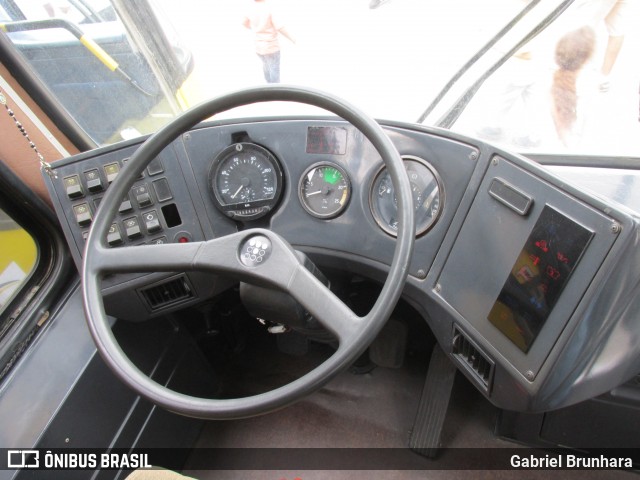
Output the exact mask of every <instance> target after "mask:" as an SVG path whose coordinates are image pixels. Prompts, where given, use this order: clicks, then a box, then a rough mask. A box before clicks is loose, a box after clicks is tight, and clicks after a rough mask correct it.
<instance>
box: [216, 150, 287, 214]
mask: <svg viewBox="0 0 640 480" xmlns="http://www.w3.org/2000/svg"><path fill="white" fill-rule="evenodd" d="M209 185H210V186H211V191H212V192H213V199H214V202H215V204H216V207H218V209H219V210H220V211H222V212H223V213H224V214H225V215H227V216H229V217H232V218H237V219H239V220H255V219H257V218H260V217H262V216H264V215H266V214H267V213H269V212H270V211H271V210H272V209H273V208H274V207H275V206H276V204H277V203H278V200H279V198H280V194H281V191H282V168H281V167H280V164H279V163H278V161H277V160H276V158H275V157H274V156H273V155H272V154H271V152H269V151H268V150H267V149H265V148H264V147H261V146H259V145H256V144H253V143H236V144H234V145H231V146H229V147H227V148H225V149H224V150H223V151H222V152H220V154H219V155H218V156H217V157H216V158H215V160H214V161H213V164H212V165H211V170H210V172H209Z"/></svg>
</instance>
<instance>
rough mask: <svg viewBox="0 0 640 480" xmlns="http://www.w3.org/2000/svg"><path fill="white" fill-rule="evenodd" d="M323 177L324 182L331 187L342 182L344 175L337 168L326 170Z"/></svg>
mask: <svg viewBox="0 0 640 480" xmlns="http://www.w3.org/2000/svg"><path fill="white" fill-rule="evenodd" d="M323 176H324V181H325V182H327V183H330V184H331V185H335V184H336V183H338V182H339V181H340V180H342V174H341V173H340V172H339V171H338V170H337V169H335V168H325V169H324V173H323Z"/></svg>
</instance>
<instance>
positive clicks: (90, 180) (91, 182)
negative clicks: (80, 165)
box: [84, 169, 104, 193]
mask: <svg viewBox="0 0 640 480" xmlns="http://www.w3.org/2000/svg"><path fill="white" fill-rule="evenodd" d="M84 179H85V180H86V181H87V190H89V191H90V192H91V193H98V192H101V191H102V190H104V186H103V185H102V180H101V179H100V173H99V172H98V170H97V169H93V170H89V171H88V172H84Z"/></svg>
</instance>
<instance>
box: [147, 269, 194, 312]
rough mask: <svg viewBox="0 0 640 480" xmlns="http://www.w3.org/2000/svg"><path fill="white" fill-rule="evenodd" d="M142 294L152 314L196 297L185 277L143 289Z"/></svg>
mask: <svg viewBox="0 0 640 480" xmlns="http://www.w3.org/2000/svg"><path fill="white" fill-rule="evenodd" d="M140 293H141V294H142V297H143V298H144V300H145V302H146V303H147V306H148V307H149V309H151V311H152V312H155V311H157V310H160V309H163V308H168V307H173V306H175V305H178V304H180V303H184V302H186V301H187V300H190V299H192V298H194V296H195V295H194V293H193V289H192V288H191V285H189V282H187V279H186V277H185V276H180V277H177V278H176V277H174V278H171V279H169V280H164V281H163V282H160V283H156V284H155V285H152V286H150V287H147V288H144V289H141V290H140Z"/></svg>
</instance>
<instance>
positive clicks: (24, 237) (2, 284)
mask: <svg viewBox="0 0 640 480" xmlns="http://www.w3.org/2000/svg"><path fill="white" fill-rule="evenodd" d="M37 259H38V248H37V246H36V243H35V242H34V241H33V238H32V237H31V235H29V234H28V233H27V232H26V231H25V230H24V229H23V228H22V227H20V226H19V225H18V224H17V223H15V222H14V221H13V220H11V219H10V218H9V217H7V216H6V215H5V214H4V212H2V211H0V310H2V309H3V308H4V305H6V303H7V302H8V301H9V300H10V299H11V297H12V295H13V293H14V292H15V291H16V290H17V289H18V288H19V286H20V285H21V284H22V282H24V280H25V279H26V278H27V277H28V276H29V274H30V273H31V271H32V270H33V268H34V266H35V265H36V261H37Z"/></svg>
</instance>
